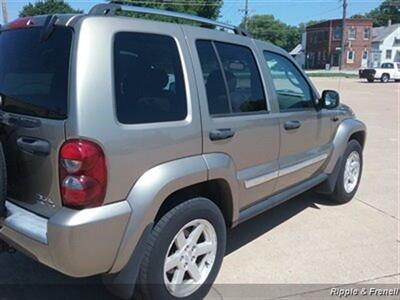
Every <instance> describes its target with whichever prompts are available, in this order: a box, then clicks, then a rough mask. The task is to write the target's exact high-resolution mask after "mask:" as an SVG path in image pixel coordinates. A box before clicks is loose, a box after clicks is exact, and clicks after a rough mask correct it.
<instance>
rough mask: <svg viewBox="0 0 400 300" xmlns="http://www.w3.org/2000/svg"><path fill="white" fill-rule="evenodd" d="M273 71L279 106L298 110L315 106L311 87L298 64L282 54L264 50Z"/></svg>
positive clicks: (284, 108)
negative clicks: (297, 66)
mask: <svg viewBox="0 0 400 300" xmlns="http://www.w3.org/2000/svg"><path fill="white" fill-rule="evenodd" d="M264 56H265V59H266V61H267V66H268V68H269V70H270V72H271V76H272V79H273V83H274V86H275V90H276V93H277V95H278V101H279V108H280V109H281V110H293V109H294V110H296V109H305V108H311V107H313V103H312V93H311V88H310V86H309V85H308V83H307V81H306V80H305V79H304V77H303V76H302V75H301V73H300V71H299V70H298V69H297V68H296V66H295V65H294V64H293V63H292V62H291V61H289V60H288V59H287V58H285V57H284V56H282V55H279V54H276V53H272V52H264Z"/></svg>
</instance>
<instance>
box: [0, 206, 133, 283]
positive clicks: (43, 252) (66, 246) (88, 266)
mask: <svg viewBox="0 0 400 300" xmlns="http://www.w3.org/2000/svg"><path fill="white" fill-rule="evenodd" d="M6 207H7V217H6V218H5V219H4V221H3V224H0V239H4V240H5V241H6V242H7V243H9V244H11V245H12V246H14V247H15V248H16V249H18V250H20V251H22V252H24V253H25V254H27V255H29V256H31V257H33V258H35V259H36V260H38V261H40V262H41V263H43V264H45V265H47V266H49V267H51V268H53V269H56V270H58V271H60V272H62V273H64V274H67V275H69V276H73V277H87V276H92V275H96V274H104V273H107V272H108V271H109V270H110V269H111V268H112V266H113V263H114V261H115V258H116V255H117V252H118V249H119V246H120V244H121V241H122V238H123V235H124V232H125V228H126V226H127V224H128V220H129V217H130V215H131V208H130V206H129V204H128V202H127V201H122V202H118V203H114V204H110V205H106V206H102V207H98V208H92V209H85V210H81V211H77V210H72V209H69V208H62V209H60V211H59V212H58V213H57V214H56V215H54V216H53V217H51V218H50V219H46V218H43V217H40V216H38V215H35V214H33V213H31V212H29V211H27V210H25V209H23V208H21V207H19V206H16V205H14V204H12V203H11V202H8V201H7V202H6Z"/></svg>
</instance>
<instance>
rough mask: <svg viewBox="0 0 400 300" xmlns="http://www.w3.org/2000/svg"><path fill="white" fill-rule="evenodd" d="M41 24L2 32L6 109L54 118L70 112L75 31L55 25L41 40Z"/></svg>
mask: <svg viewBox="0 0 400 300" xmlns="http://www.w3.org/2000/svg"><path fill="white" fill-rule="evenodd" d="M41 30H42V29H41V28H40V27H36V28H29V29H18V30H11V31H5V32H2V33H1V34H0V93H1V95H2V98H3V106H2V108H3V110H5V111H9V112H14V113H20V114H26V115H32V116H38V117H44V118H54V119H64V118H66V116H67V106H68V103H67V98H68V74H69V60H70V50H71V41H72V31H71V30H69V29H67V28H62V27H56V28H55V29H54V32H53V33H52V35H51V36H50V38H49V39H48V40H46V41H41V39H40V35H41Z"/></svg>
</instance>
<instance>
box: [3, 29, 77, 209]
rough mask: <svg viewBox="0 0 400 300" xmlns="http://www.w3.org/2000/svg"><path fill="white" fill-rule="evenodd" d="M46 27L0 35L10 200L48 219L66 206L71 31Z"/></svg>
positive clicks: (12, 31)
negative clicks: (61, 174)
mask: <svg viewBox="0 0 400 300" xmlns="http://www.w3.org/2000/svg"><path fill="white" fill-rule="evenodd" d="M42 32H43V28H42V27H31V28H26V27H25V28H17V29H12V30H6V31H3V32H1V33H0V97H1V109H0V127H1V128H0V134H1V141H2V143H3V147H4V150H5V156H6V164H7V172H8V195H7V198H8V199H9V200H10V201H12V202H14V203H16V204H18V205H20V206H23V207H25V208H27V209H29V210H31V211H34V212H36V213H38V214H40V215H43V216H51V215H52V214H54V213H55V212H56V210H57V208H59V207H60V206H61V201H60V192H59V183H58V151H59V148H60V146H61V145H62V143H63V142H64V141H65V128H64V123H65V120H66V118H67V111H68V103H67V98H68V76H69V61H70V49H71V43H72V35H73V34H72V31H71V30H70V29H68V28H66V27H55V28H54V31H53V32H52V34H51V35H50V37H49V38H47V39H46V38H43V36H42Z"/></svg>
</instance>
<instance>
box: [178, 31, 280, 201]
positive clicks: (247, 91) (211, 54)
mask: <svg viewBox="0 0 400 300" xmlns="http://www.w3.org/2000/svg"><path fill="white" fill-rule="evenodd" d="M185 34H186V37H187V39H188V40H189V46H190V48H191V51H192V56H193V60H194V68H195V73H196V74H195V75H196V78H197V83H198V91H199V98H200V108H201V113H202V125H203V151H204V153H224V154H226V155H228V156H229V157H230V158H231V159H232V160H233V162H234V165H235V167H236V176H237V179H238V182H239V186H240V189H239V197H240V206H241V208H242V209H243V208H246V207H248V206H250V205H252V204H254V203H255V202H257V201H259V200H262V199H264V198H265V197H267V196H268V195H270V194H272V193H273V191H274V188H275V183H276V177H277V176H276V175H277V171H278V154H279V125H278V117H277V115H276V114H273V113H272V112H271V109H270V108H271V107H270V105H269V103H268V101H267V99H268V98H269V95H268V89H267V88H266V84H265V78H264V74H265V73H264V70H265V69H263V68H264V67H263V66H262V64H259V62H260V57H258V53H257V51H254V45H253V43H252V41H251V40H250V39H248V38H244V37H240V36H237V35H227V34H226V33H220V32H218V31H216V30H212V31H211V30H210V31H205V30H204V29H198V28H189V27H185Z"/></svg>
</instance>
